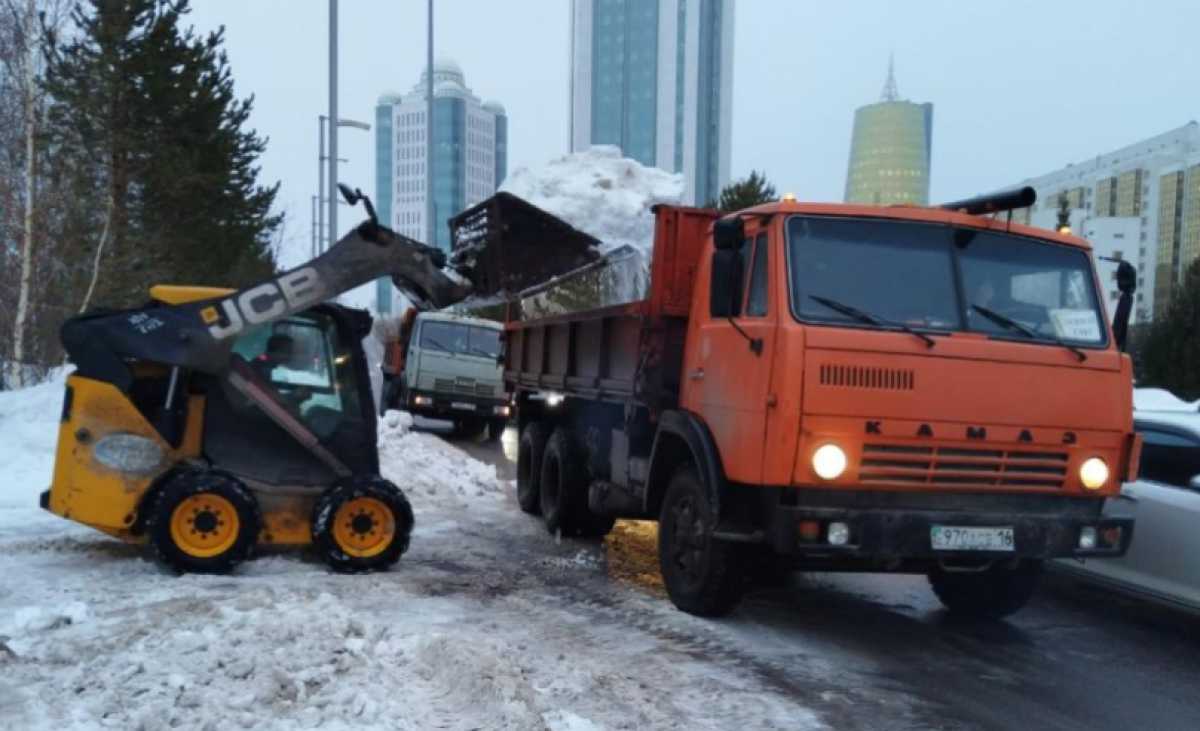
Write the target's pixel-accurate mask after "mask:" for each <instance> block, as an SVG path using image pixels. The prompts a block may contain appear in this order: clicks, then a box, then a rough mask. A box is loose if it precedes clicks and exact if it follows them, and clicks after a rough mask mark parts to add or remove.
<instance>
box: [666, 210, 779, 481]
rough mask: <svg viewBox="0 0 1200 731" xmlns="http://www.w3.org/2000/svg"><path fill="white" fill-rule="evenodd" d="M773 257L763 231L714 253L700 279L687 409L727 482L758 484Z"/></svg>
mask: <svg viewBox="0 0 1200 731" xmlns="http://www.w3.org/2000/svg"><path fill="white" fill-rule="evenodd" d="M772 258H773V257H772V256H771V251H770V247H769V237H768V236H767V233H766V230H765V229H763V230H761V231H756V230H753V229H748V234H747V236H746V238H745V240H744V241H743V242H742V246H741V248H740V249H739V250H727V251H712V252H711V255H710V256H709V257H707V260H706V264H707V266H706V267H702V269H701V272H700V277H701V279H700V282H702V283H704V284H707V285H708V286H698V287H696V288H695V289H696V295H695V297H694V301H693V304H692V313H693V317H692V318H691V322H690V324H689V332H688V344H687V354H686V356H685V359H684V374H683V375H684V384H683V394H682V403H683V406H684V408H686V409H688V410H689V411H692V412H693V413H696V414H699V415H700V416H701V417H702V418H703V419H704V422H705V423H706V424H707V425H708V428H709V430H710V431H711V432H712V434H713V438H714V439H715V440H716V443H717V448H718V449H719V450H720V453H721V461H722V464H723V466H724V468H725V474H726V475H727V476H728V477H729V479H731V480H736V481H738V482H750V483H757V482H761V481H762V466H763V454H764V450H765V446H766V445H765V442H766V416H767V396H768V388H769V384H770V377H771V361H772V352H773V349H774V345H775V326H776V315H775V311H774V308H772V307H771V306H770V301H771V287H770V281H771V278H770V277H769V276H768V273H769V270H770V260H771V259H772Z"/></svg>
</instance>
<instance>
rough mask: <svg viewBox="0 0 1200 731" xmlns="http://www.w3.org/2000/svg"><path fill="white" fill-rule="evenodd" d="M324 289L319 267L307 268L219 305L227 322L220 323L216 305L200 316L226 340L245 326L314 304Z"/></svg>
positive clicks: (211, 329) (209, 328) (220, 337)
mask: <svg viewBox="0 0 1200 731" xmlns="http://www.w3.org/2000/svg"><path fill="white" fill-rule="evenodd" d="M322 290H323V287H322V286H321V278H320V277H319V276H317V270H316V269H314V268H312V267H304V268H303V269H297V270H296V271H294V272H288V273H287V274H284V275H283V276H281V277H279V278H278V279H276V280H274V281H270V282H263V283H262V284H260V285H258V286H257V287H253V288H252V289H248V290H246V291H245V292H242V293H241V294H239V295H235V296H233V297H230V298H229V299H226V300H223V301H222V302H221V305H220V306H221V309H222V310H224V314H225V318H224V319H225V320H226V322H227V323H228V324H225V325H223V324H221V314H220V313H219V312H218V311H217V307H216V306H215V305H214V306H211V307H205V308H204V309H203V310H201V311H200V317H201V318H203V319H204V324H206V325H208V332H209V333H210V334H211V335H212V336H213V338H214V339H216V340H224V339H225V338H229V337H233V336H234V335H237V334H238V333H240V332H241V331H242V330H243V329H244V328H245V327H246V325H258V324H261V323H264V322H268V321H270V320H273V319H275V318H277V317H281V316H283V315H285V314H287V313H289V312H299V311H300V310H303V309H304V308H306V307H308V306H310V305H315V304H316V303H317V302H320V301H321V299H322Z"/></svg>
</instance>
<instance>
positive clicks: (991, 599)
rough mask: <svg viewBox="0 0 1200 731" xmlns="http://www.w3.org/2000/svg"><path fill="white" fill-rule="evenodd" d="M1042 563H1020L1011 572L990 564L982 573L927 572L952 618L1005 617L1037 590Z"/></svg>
mask: <svg viewBox="0 0 1200 731" xmlns="http://www.w3.org/2000/svg"><path fill="white" fill-rule="evenodd" d="M1041 573H1042V562H1041V561H1031V560H1024V561H1021V562H1020V563H1019V564H1017V566H1016V567H1015V568H1013V567H1009V566H1002V565H1000V564H994V565H992V566H991V567H989V568H987V569H986V570H984V571H946V570H945V569H943V568H941V567H940V566H939V567H937V568H935V569H933V570H932V571H930V572H929V585H930V586H931V587H932V588H933V593H934V594H937V598H938V599H939V600H940V601H941V602H942V605H943V606H945V607H946V609H948V610H949V611H950V612H951V613H952V614H961V615H965V616H973V617H991V618H994V619H999V618H1001V617H1007V616H1008V615H1010V614H1012V613H1013V612H1015V611H1017V610H1018V609H1020V608H1021V607H1023V606H1025V603H1026V602H1028V601H1029V599H1030V597H1032V596H1033V591H1034V589H1035V588H1037V582H1038V577H1039V576H1040V575H1041Z"/></svg>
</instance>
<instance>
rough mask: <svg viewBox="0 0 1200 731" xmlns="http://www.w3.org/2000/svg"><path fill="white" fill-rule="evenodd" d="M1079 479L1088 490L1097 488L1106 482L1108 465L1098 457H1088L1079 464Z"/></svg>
mask: <svg viewBox="0 0 1200 731" xmlns="http://www.w3.org/2000/svg"><path fill="white" fill-rule="evenodd" d="M1079 481H1080V482H1082V483H1083V486H1084V487H1086V488H1087V489H1089V490H1099V489H1100V488H1102V487H1104V483H1106V482H1108V465H1106V464H1104V460H1102V459H1100V458H1099V457H1089V458H1088V459H1085V460H1084V461H1083V464H1081V465H1079Z"/></svg>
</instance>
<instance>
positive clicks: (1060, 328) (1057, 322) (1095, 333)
mask: <svg viewBox="0 0 1200 731" xmlns="http://www.w3.org/2000/svg"><path fill="white" fill-rule="evenodd" d="M1050 320H1051V321H1052V322H1053V323H1054V333H1055V334H1056V335H1058V337H1060V338H1062V339H1063V340H1083V341H1088V342H1096V341H1098V340H1100V324H1099V322H1097V320H1096V313H1095V312H1092V311H1091V310H1075V309H1061V310H1050Z"/></svg>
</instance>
